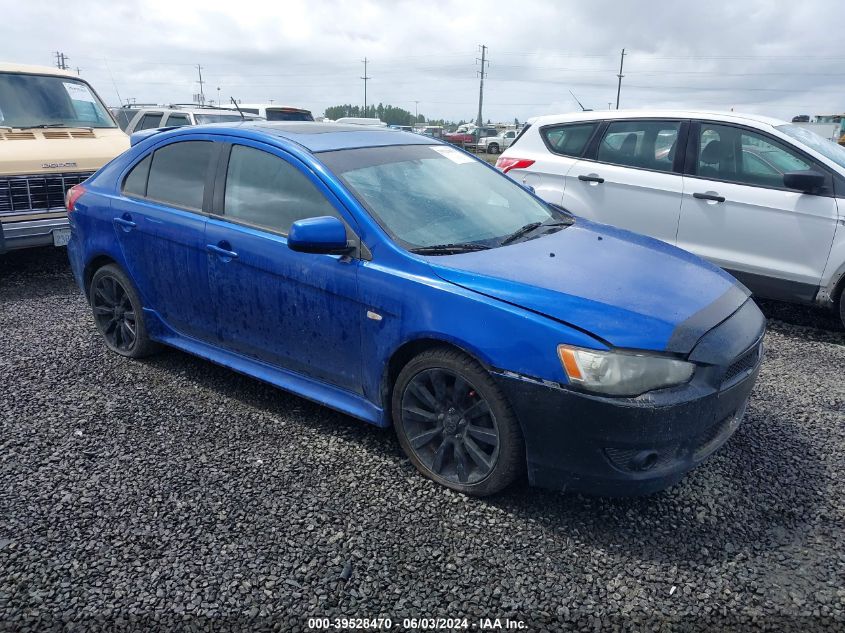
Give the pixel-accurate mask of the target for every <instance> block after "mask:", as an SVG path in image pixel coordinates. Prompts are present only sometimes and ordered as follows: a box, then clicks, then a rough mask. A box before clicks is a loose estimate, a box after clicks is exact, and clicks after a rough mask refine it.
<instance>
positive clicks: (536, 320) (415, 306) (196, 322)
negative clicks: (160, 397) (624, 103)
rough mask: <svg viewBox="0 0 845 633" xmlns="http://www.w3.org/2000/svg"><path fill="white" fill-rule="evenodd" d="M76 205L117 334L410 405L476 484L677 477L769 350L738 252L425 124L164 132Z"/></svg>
mask: <svg viewBox="0 0 845 633" xmlns="http://www.w3.org/2000/svg"><path fill="white" fill-rule="evenodd" d="M66 202H67V208H68V212H69V216H70V223H71V227H72V237H71V240H70V244H69V247H68V252H69V255H70V260H71V264H72V267H73V272H74V275H75V278H76V281H77V283H78V284H79V286H80V287H81V288H82V290H83V292H84V294H85V297H86V298H87V300H88V302H89V303H90V306H91V311H92V316H93V320H94V323H95V324H96V327H97V328H98V330H99V332H100V333H101V334H102V337H103V340H104V342H105V344H106V345H107V346H108V348H109V349H111V350H112V351H114V352H116V353H117V354H121V355H123V356H129V357H132V358H139V357H142V356H146V355H148V354H151V353H153V352H154V351H155V350H156V349H158V348H159V346H160V345H162V344H164V345H169V346H172V347H176V348H179V349H181V350H184V351H187V352H190V353H192V354H196V355H197V356H201V357H203V358H206V359H208V360H210V361H212V362H215V363H218V364H220V365H224V366H226V367H230V368H232V369H233V370H235V371H238V372H242V373H244V374H248V375H250V376H254V377H255V378H258V379H260V380H263V381H266V382H269V383H271V384H274V385H277V386H278V387H281V388H283V389H287V390H289V391H291V392H293V393H296V394H299V395H301V396H303V397H305V398H309V399H311V400H314V401H316V402H319V403H322V404H324V405H326V406H328V407H332V408H334V409H337V410H339V411H342V412H344V413H347V414H349V415H350V416H353V417H356V418H360V419H361V420H364V421H366V422H369V423H371V424H375V425H377V426H381V427H388V426H393V428H394V429H395V430H396V434H397V436H398V438H399V443H400V445H401V446H402V449H403V450H404V451H405V453H406V454H407V456H408V458H409V459H410V460H411V462H413V464H414V466H416V468H417V469H419V471H420V472H421V473H422V474H424V475H425V476H427V477H430V478H431V479H433V480H435V481H437V482H439V483H440V484H443V485H445V486H448V487H450V488H453V489H455V490H459V491H461V492H464V493H467V494H473V495H488V494H492V493H495V492H498V491H500V490H502V489H503V488H505V487H506V486H508V485H509V484H510V483H512V482H513V481H514V480H515V479H517V478H519V477H521V476H522V475H523V474H527V477H528V479H529V481H530V482H531V483H532V484H535V485H538V486H544V487H553V488H559V489H569V490H577V491H582V492H587V493H595V494H601V495H631V494H647V493H651V492H655V491H658V490H661V489H663V488H665V487H667V486H670V485H672V484H674V483H675V482H677V481H678V480H680V479H681V478H682V477H683V475H684V474H685V473H686V472H688V471H689V470H690V469H692V468H694V467H695V466H697V465H698V464H699V463H701V462H702V461H703V460H705V458H707V456H708V455H710V454H711V453H713V452H714V451H715V450H717V449H718V448H719V447H720V446H722V444H724V443H725V441H727V440H728V438H729V437H730V436H731V434H732V433H733V432H734V431H735V430H736V429H737V427H738V425H739V424H740V422H741V420H742V417H743V413H744V411H745V407H746V403H747V401H748V398H749V394H750V392H751V390H752V387H753V385H754V382H755V380H756V377H757V372H758V369H759V366H760V363H761V359H762V339H763V333H764V326H765V321H764V319H763V316H762V315H761V313H760V311H759V310H758V308H757V306H756V305H755V304H754V302H753V301H752V300H751V299H750V298H749V293H748V291H747V290H746V288H745V287H744V286H742V285H741V284H739V283H738V282H737V281H736V280H735V279H733V278H732V277H731V276H730V275H728V274H727V273H725V272H723V271H721V270H720V269H718V268H716V267H714V266H712V265H710V264H708V263H707V262H705V261H703V260H701V259H699V258H698V257H695V256H693V255H691V254H690V253H687V252H685V251H682V250H679V249H677V248H675V247H673V246H669V245H667V244H664V243H662V242H659V241H656V240H653V239H650V238H647V237H643V236H641V235H637V234H634V233H629V232H627V231H622V230H619V229H616V228H612V227H610V226H606V225H602V224H595V223H593V222H589V221H587V220H585V219H583V218H580V217H575V216H573V215H571V214H569V213H568V212H567V211H565V210H564V209H562V208H559V207H556V206H553V205H549V204H547V203H545V202H543V201H542V200H541V199H539V198H538V197H536V196H535V195H534V194H533V193H532V192H531V191H529V190H526V189H525V188H523V187H522V186H520V185H518V184H517V183H515V182H514V181H512V180H510V179H509V178H507V177H505V176H503V175H501V174H499V173H497V172H496V171H495V170H494V169H492V168H491V167H489V166H488V165H486V164H484V163H482V162H480V161H478V160H476V159H475V158H474V157H472V156H470V155H468V154H466V153H464V152H462V151H460V150H458V149H456V148H454V147H452V146H449V145H446V144H443V143H441V142H439V141H437V140H435V139H432V138H429V137H425V136H419V135H415V134H408V133H404V132H399V131H394V130H383V129H377V130H373V129H371V128H366V127H361V126H343V125H336V124H320V123H276V124H274V123H267V122H263V121H262V122H251V123H246V122H245V123H242V124H234V125H233V124H225V125H211V126H197V127H190V128H179V129H171V130H167V129H165V130H146V131H144V132H141V133H139V134H136V135H135V136H134V137H133V138H132V147H131V149H129V150H128V151H127V152H126V153H124V154H123V155H122V156H120V157H118V158H117V159H115V160H114V161H112V162H111V163H109V164H108V165H106V166H105V167H103V168H102V169H101V170H100V171H98V172H97V173H96V174H95V175H94V176H92V177H91V178H90V179H88V180H87V181H86V182H85V183H84V184H82V185H77V186H75V187H73V188H72V189H71V190H70V191H69V192H68V196H67V201H66ZM348 467H349V468H354V467H355V465H354V464H348Z"/></svg>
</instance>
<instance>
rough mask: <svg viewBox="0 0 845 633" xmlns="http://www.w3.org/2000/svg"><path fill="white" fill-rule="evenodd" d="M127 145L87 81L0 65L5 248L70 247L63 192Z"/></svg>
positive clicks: (1, 244)
mask: <svg viewBox="0 0 845 633" xmlns="http://www.w3.org/2000/svg"><path fill="white" fill-rule="evenodd" d="M128 147H129V137H128V136H127V135H126V134H124V133H123V132H122V131H121V129H120V128H119V127H118V126H117V123H115V120H114V118H113V117H112V115H111V113H110V112H109V111H108V109H107V108H106V106H105V105H103V102H102V100H101V99H100V97H99V96H98V95H97V93H96V92H95V91H94V89H93V88H92V87H91V86H90V85H89V84H88V82H86V81H85V80H84V79H81V78H80V77H78V76H77V75H75V74H72V73H70V72H67V71H64V70H59V69H57V68H49V67H42V66H22V65H19V64H7V63H3V62H0V253H4V252H6V251H10V250H16V249H20V248H29V247H32V246H44V245H50V244H52V245H55V246H62V245H64V244H66V243H67V240H68V239H69V237H70V228H69V227H68V219H67V212H66V211H65V206H64V198H65V192H66V191H67V190H68V189H69V188H70V187H72V186H73V185H75V184H78V183H80V182H82V181H84V180H85V179H86V178H88V176H90V175H91V174H92V173H94V172H95V171H96V170H97V169H99V168H100V167H102V166H103V165H105V164H106V163H107V162H109V161H110V160H111V159H112V158H114V157H115V156H117V155H118V154H120V153H122V152H123V151H124V150H125V149H127V148H128Z"/></svg>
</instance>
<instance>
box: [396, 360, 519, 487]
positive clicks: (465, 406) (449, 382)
mask: <svg viewBox="0 0 845 633" xmlns="http://www.w3.org/2000/svg"><path fill="white" fill-rule="evenodd" d="M391 405H392V406H391V408H392V413H393V424H394V426H395V428H396V435H397V436H398V438H399V444H400V445H401V446H402V450H403V451H405V454H406V455H407V456H408V458H409V459H410V460H411V462H412V463H413V464H414V466H416V467H417V469H418V470H419V471H420V472H421V473H422V474H424V475H425V476H426V477H429V478H430V479H433V480H434V481H436V482H437V483H439V484H442V485H444V486H447V487H449V488H452V489H453V490H458V491H460V492H463V493H465V494H469V495H476V496H485V495H491V494H494V493H496V492H499V491H500V490H502V489H503V488H505V487H506V486H508V485H509V484H511V483H512V482H513V481H514V480H515V479H516V478H517V477H518V476H519V475H520V474H522V473H523V472H524V470H525V466H524V460H525V448H524V444H523V439H522V431H521V429H520V426H519V422H518V421H517V419H516V416H515V415H514V413H513V411H512V410H511V407H510V404H509V403H508V401H507V399H506V398H505V396H504V394H502V392H501V391H500V390H499V388H498V387H497V385H496V383H495V382H494V381H493V379H492V378H491V377H490V375H489V374H488V373H487V371H486V370H485V369H484V368H483V367H481V365H479V364H478V363H477V362H476V361H475V360H473V359H472V358H470V357H469V356H467V355H465V354H463V353H461V352H459V351H457V350H454V349H449V348H435V349H432V350H428V351H426V352H423V353H422V354H420V355H419V356H417V357H415V358H413V359H412V360H411V361H410V362H409V363H408V364H407V365H406V366H405V368H404V369H403V370H402V371H401V372H400V373H399V376H398V378H397V379H396V384H395V385H394V389H393V397H392V403H391Z"/></svg>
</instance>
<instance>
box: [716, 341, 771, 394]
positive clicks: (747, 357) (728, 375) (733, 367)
mask: <svg viewBox="0 0 845 633" xmlns="http://www.w3.org/2000/svg"><path fill="white" fill-rule="evenodd" d="M761 349H762V346H761V345H760V344H757V345H755V346H754V347H752V348H751V349H750V350H748V351H747V352H745V353H744V354H743V355H742V356H740V357H739V358H737V359H736V360H735V361H734V362H732V363H731V364H730V365H728V368H727V370H726V371H725V375H724V376H723V377H722V384H723V385H725V384H727V383H729V382H731V381H733V380H734V378H736V377H737V376H740V375H742V374H744V373H746V372H748V371H750V370H752V369H754V366H755V365H757V361H758V360H759V359H760V350H761Z"/></svg>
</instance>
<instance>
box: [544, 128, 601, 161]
mask: <svg viewBox="0 0 845 633" xmlns="http://www.w3.org/2000/svg"><path fill="white" fill-rule="evenodd" d="M596 127H598V121H591V122H590V123H567V124H564V125H549V126H546V127H544V128H542V129H541V130H540V136H541V137H542V139H543V142H544V143H545V144H546V147H547V148H548V150H549V151H550V152H551V153H552V154H560V155H561V156H574V157H580V156H581V155H583V154H584V150H585V149H586V148H587V143H589V142H590V138H592V136H593V132H595V130H596Z"/></svg>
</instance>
